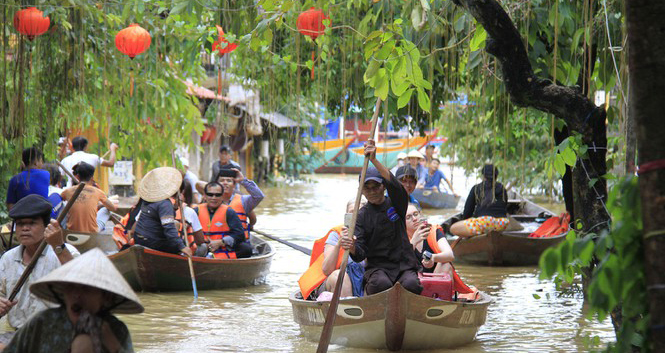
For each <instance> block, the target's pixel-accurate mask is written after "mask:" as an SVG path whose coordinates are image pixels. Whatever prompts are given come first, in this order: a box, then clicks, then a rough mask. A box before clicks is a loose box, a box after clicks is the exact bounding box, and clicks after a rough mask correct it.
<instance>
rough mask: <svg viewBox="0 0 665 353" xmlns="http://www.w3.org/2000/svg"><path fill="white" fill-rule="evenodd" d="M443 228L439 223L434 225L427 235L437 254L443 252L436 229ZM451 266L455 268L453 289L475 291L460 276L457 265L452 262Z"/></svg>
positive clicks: (467, 291) (465, 291)
mask: <svg viewBox="0 0 665 353" xmlns="http://www.w3.org/2000/svg"><path fill="white" fill-rule="evenodd" d="M437 230H441V232H443V229H442V228H441V226H440V225H437V226H436V227H432V229H431V230H430V232H429V235H428V236H427V245H429V247H430V249H432V251H433V252H434V253H435V254H439V253H441V248H440V247H439V242H438V241H437V240H436V231H437ZM450 266H451V267H452V268H453V289H454V290H455V291H456V292H460V293H473V292H474V291H473V289H471V288H469V286H467V285H466V284H465V283H464V282H463V281H462V279H461V278H460V276H459V275H458V274H457V271H455V266H453V264H452V263H450Z"/></svg>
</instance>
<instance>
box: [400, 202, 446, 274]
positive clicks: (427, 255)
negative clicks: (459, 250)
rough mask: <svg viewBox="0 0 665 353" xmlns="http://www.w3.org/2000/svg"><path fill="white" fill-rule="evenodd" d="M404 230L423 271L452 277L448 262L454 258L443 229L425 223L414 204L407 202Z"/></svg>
mask: <svg viewBox="0 0 665 353" xmlns="http://www.w3.org/2000/svg"><path fill="white" fill-rule="evenodd" d="M406 232H407V234H408V236H409V239H410V240H411V245H412V246H413V251H414V252H415V254H416V257H417V258H418V259H419V260H420V262H421V263H422V265H423V272H429V273H432V272H434V273H448V274H450V275H451V277H452V274H453V268H452V266H451V265H450V263H451V262H452V261H453V260H455V255H454V254H453V249H451V248H450V245H449V244H448V240H447V239H446V236H445V234H444V233H443V229H441V226H434V225H431V224H429V223H427V220H425V219H424V217H423V216H422V213H421V211H420V209H419V208H418V207H417V206H416V205H414V204H409V208H408V209H407V211H406Z"/></svg>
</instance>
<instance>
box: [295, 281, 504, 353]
mask: <svg viewBox="0 0 665 353" xmlns="http://www.w3.org/2000/svg"><path fill="white" fill-rule="evenodd" d="M289 301H290V302H291V305H292V307H293V317H294V319H295V321H296V323H298V324H299V325H300V329H301V331H302V332H303V333H304V335H305V337H307V339H309V340H312V341H318V340H319V337H320V336H321V330H322V328H323V324H324V322H325V319H326V314H327V312H328V307H329V306H330V302H328V301H325V302H316V301H312V300H303V299H302V295H301V294H300V291H296V292H294V293H292V294H291V296H290V297H289ZM491 302H492V298H491V297H490V296H489V295H487V294H485V293H483V292H478V297H477V299H476V300H475V301H472V302H468V301H444V300H439V299H433V298H430V297H425V296H422V295H417V294H414V293H411V292H409V291H407V290H406V289H404V287H402V286H401V285H400V284H399V283H397V284H396V285H395V286H394V287H392V288H391V289H389V290H387V291H384V292H381V293H377V294H373V295H369V296H366V297H353V298H347V299H341V300H340V302H339V307H338V308H337V316H336V318H335V326H334V329H333V333H332V339H331V341H330V343H332V344H339V345H343V346H347V347H356V348H368V349H389V350H392V351H397V350H402V349H404V350H426V349H439V348H453V347H458V346H462V345H465V344H468V343H470V342H471V341H473V340H474V339H475V337H476V333H477V332H478V328H479V327H480V326H481V325H483V324H484V323H485V320H486V318H487V308H488V307H489V305H490V303H491Z"/></svg>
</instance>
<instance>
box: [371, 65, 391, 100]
mask: <svg viewBox="0 0 665 353" xmlns="http://www.w3.org/2000/svg"><path fill="white" fill-rule="evenodd" d="M376 76H377V78H376V89H375V90H374V95H375V96H376V97H379V98H381V99H382V100H384V101H385V100H386V98H388V91H389V89H390V84H389V81H388V75H386V69H381V70H379V73H378V74H377V75H376Z"/></svg>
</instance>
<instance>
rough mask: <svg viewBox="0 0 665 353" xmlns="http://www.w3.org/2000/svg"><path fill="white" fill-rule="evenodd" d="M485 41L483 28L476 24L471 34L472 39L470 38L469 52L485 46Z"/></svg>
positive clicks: (485, 34) (485, 35)
mask: <svg viewBox="0 0 665 353" xmlns="http://www.w3.org/2000/svg"><path fill="white" fill-rule="evenodd" d="M485 39H487V32H485V28H483V26H481V25H480V24H476V32H475V33H474V34H473V38H471V42H470V43H469V49H470V50H471V51H476V50H478V49H480V47H481V46H482V45H484V44H485Z"/></svg>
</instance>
